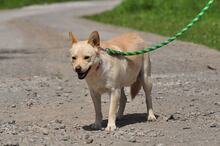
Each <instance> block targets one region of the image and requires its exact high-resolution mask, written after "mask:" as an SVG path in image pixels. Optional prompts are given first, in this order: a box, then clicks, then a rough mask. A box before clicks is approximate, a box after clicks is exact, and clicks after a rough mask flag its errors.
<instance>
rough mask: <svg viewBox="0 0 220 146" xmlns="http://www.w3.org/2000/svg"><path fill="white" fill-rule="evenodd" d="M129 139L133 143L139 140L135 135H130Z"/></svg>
mask: <svg viewBox="0 0 220 146" xmlns="http://www.w3.org/2000/svg"><path fill="white" fill-rule="evenodd" d="M128 141H129V142H132V143H135V142H137V140H136V138H135V137H134V136H132V137H130V138H129V140H128Z"/></svg>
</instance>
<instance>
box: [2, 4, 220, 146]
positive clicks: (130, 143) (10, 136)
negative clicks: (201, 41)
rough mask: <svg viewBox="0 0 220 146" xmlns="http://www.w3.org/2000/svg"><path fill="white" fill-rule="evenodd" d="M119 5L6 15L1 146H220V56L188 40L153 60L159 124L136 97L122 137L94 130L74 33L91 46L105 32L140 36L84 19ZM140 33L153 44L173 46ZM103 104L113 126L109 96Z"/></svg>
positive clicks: (121, 130) (49, 7)
mask: <svg viewBox="0 0 220 146" xmlns="http://www.w3.org/2000/svg"><path fill="white" fill-rule="evenodd" d="M119 2H120V1H119V0H105V1H90V2H86V1H85V2H75V3H64V4H59V5H58V4H52V5H45V6H31V7H27V8H22V9H16V10H4V11H0V145H2V146H26V145H27V146H46V145H47V146H65V145H66V146H70V145H71V146H72V145H73V146H79V145H94V146H108V145H111V146H118V145H120V146H134V145H135V146H136V145H137V146H144V145H149V146H189V145H193V146H194V145H195V146H197V145H198V146H207V145H209V146H219V145H220V124H219V123H220V53H219V52H217V51H216V50H213V49H209V48H207V47H205V46H201V45H196V44H193V43H186V42H180V41H176V42H174V43H172V44H171V45H169V46H167V47H164V48H163V49H161V50H158V51H155V52H153V53H152V54H151V58H152V67H153V73H152V74H153V82H154V88H153V93H152V94H153V95H152V96H153V103H154V110H155V112H156V114H157V115H158V120H157V121H156V122H146V119H145V117H146V107H145V104H144V97H143V96H144V95H143V91H141V92H140V94H139V95H138V97H137V98H136V99H135V100H134V101H132V102H131V101H130V98H129V100H128V103H127V107H126V111H125V116H124V118H123V119H122V120H121V121H118V123H117V125H118V127H120V128H119V129H118V130H117V131H115V132H112V133H107V132H105V131H90V129H89V128H88V125H89V124H91V123H92V122H93V120H94V110H93V105H92V101H91V99H90V96H89V92H88V89H87V86H86V84H85V82H83V81H79V80H78V79H77V76H76V74H74V73H73V71H72V68H71V65H70V58H69V56H68V47H69V45H70V42H69V40H68V33H67V32H69V31H72V32H74V33H75V34H76V35H77V36H79V39H85V38H86V37H88V35H89V34H90V32H91V31H93V30H98V31H99V32H100V34H101V38H102V39H103V40H105V39H108V38H110V37H112V36H115V35H118V34H120V33H123V32H128V31H134V30H130V29H125V28H120V27H114V26H110V25H104V24H99V23H96V22H91V21H88V20H85V19H82V18H80V16H83V15H88V14H93V13H98V12H101V11H104V10H108V9H111V8H113V7H114V6H115V5H116V4H118V3H119ZM139 33H140V34H141V35H142V36H143V37H144V39H145V40H146V42H148V43H149V44H153V43H155V42H159V41H162V40H164V39H165V38H164V37H162V36H158V35H154V34H150V33H142V32H139ZM126 93H127V94H128V92H126ZM102 105H103V114H104V119H106V118H107V111H108V106H109V98H108V97H107V96H104V97H103V99H102ZM105 125H106V120H105V121H104V125H103V126H105Z"/></svg>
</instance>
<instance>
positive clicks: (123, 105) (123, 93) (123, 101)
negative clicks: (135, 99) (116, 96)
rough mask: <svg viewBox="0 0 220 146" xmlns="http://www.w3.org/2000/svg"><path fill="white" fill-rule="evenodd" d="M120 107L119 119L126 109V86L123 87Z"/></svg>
mask: <svg viewBox="0 0 220 146" xmlns="http://www.w3.org/2000/svg"><path fill="white" fill-rule="evenodd" d="M119 102H120V103H119V109H118V113H117V119H121V118H122V116H123V113H124V110H125V106H126V102H127V97H126V95H125V91H124V88H122V89H121V98H120V101H119Z"/></svg>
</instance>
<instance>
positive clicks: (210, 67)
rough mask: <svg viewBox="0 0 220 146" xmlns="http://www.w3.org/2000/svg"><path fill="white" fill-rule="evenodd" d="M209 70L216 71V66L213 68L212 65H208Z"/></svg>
mask: <svg viewBox="0 0 220 146" xmlns="http://www.w3.org/2000/svg"><path fill="white" fill-rule="evenodd" d="M207 68H208V69H210V70H216V68H215V67H214V66H211V65H207Z"/></svg>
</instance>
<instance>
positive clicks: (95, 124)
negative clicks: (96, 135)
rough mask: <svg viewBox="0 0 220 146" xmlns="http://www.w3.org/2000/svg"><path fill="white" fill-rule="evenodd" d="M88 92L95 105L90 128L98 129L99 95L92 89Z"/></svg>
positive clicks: (100, 111) (100, 110) (99, 123)
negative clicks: (93, 121) (93, 120)
mask: <svg viewBox="0 0 220 146" xmlns="http://www.w3.org/2000/svg"><path fill="white" fill-rule="evenodd" d="M90 94H91V97H92V101H93V104H94V107H95V123H93V124H92V125H91V128H92V129H96V130H99V129H101V128H102V109H101V95H100V94H99V93H96V92H94V91H93V90H90Z"/></svg>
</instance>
